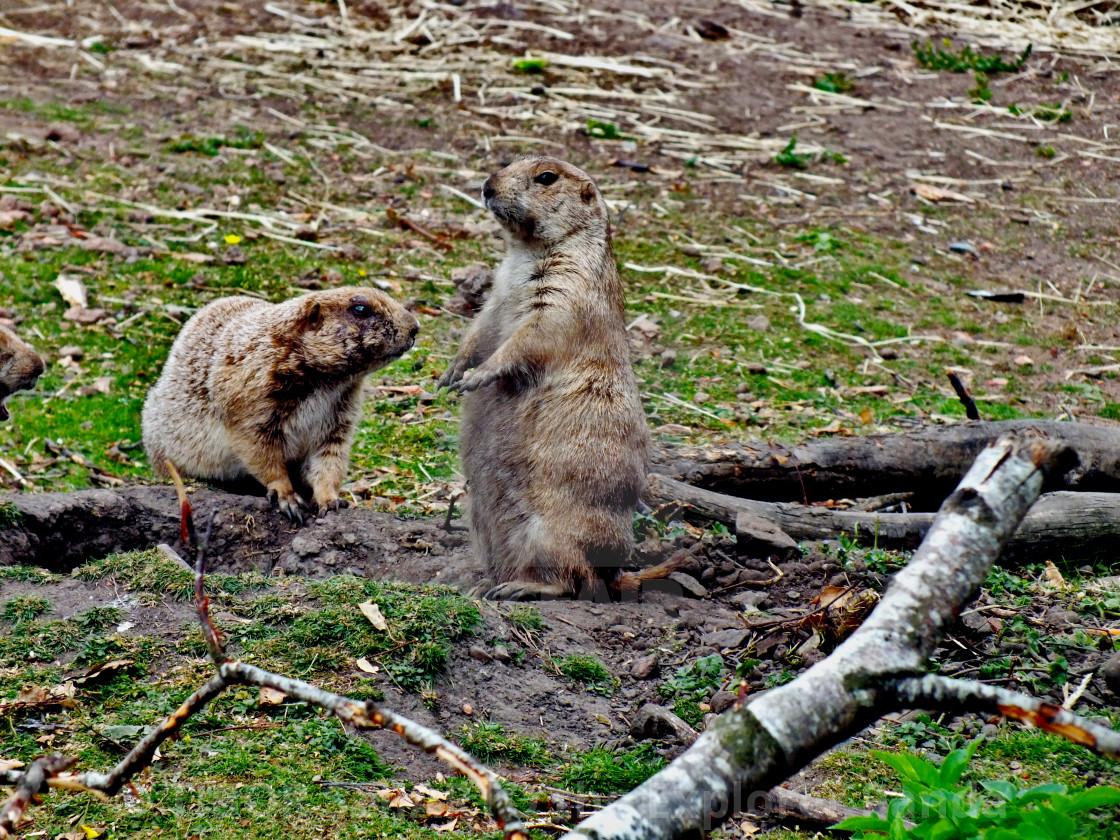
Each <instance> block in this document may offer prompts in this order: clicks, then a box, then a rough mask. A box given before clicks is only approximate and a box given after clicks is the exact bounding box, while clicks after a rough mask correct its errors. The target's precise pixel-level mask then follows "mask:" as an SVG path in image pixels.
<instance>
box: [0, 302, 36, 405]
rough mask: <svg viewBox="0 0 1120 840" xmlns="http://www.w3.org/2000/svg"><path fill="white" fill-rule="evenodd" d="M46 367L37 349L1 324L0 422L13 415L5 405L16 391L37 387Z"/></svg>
mask: <svg viewBox="0 0 1120 840" xmlns="http://www.w3.org/2000/svg"><path fill="white" fill-rule="evenodd" d="M44 370H46V366H45V365H44V364H43V359H42V358H41V357H40V356H39V354H38V353H36V352H35V348H34V347H32V346H31V345H30V344H28V343H27V342H26V341H24V340H23V339H22V338H20V337H19V336H18V335H16V334H15V333H14V332H12V331H11V330H10V329H8V328H7V327H5V326H3V325H2V324H0V421H4V420H7V419H8V418H9V417H11V415H10V414H9V413H8V407H7V405H5V403H6V402H7V401H8V397H10V396H11V395H12V394H13V393H15V392H16V391H26V390H28V389H30V388H34V387H35V383H36V382H37V381H38V380H39V377H40V376H42V375H43V371H44Z"/></svg>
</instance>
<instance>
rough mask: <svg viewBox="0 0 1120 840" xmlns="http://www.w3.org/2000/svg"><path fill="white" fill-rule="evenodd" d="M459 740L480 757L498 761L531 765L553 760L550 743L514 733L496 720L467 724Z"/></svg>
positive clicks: (490, 761) (485, 759)
mask: <svg viewBox="0 0 1120 840" xmlns="http://www.w3.org/2000/svg"><path fill="white" fill-rule="evenodd" d="M459 744H460V746H462V747H463V749H465V750H466V751H467V752H469V753H470V754H471V755H473V756H475V757H476V758H478V759H479V760H481V761H483V762H485V763H487V764H491V763H494V762H497V761H501V762H504V763H506V764H517V765H523V766H529V767H546V766H548V765H549V764H550V763H551V762H552V755H551V753H550V752H549V749H548V744H547V743H545V742H544V740H543V739H541V738H529V737H526V736H524V735H514V734H512V733H510V732H507V731H506V728H505V727H504V726H502V725H501V724H500V723H497V722H496V721H492V720H491V721H479V722H478V723H476V724H474V725H473V726H464V727H463V729H462V731H461V734H460V735H459Z"/></svg>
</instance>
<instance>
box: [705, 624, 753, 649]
mask: <svg viewBox="0 0 1120 840" xmlns="http://www.w3.org/2000/svg"><path fill="white" fill-rule="evenodd" d="M750 636H751V631H750V630H746V629H742V628H734V629H731V630H716V631H714V632H712V633H705V634H704V635H703V636H701V637H700V641H701V642H702V643H703V644H706V645H711V646H712V647H718V648H738V647H742V646H743V645H744V644H745V643H746V641H747V639H749V638H750Z"/></svg>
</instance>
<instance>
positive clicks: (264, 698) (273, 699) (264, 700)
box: [259, 685, 288, 706]
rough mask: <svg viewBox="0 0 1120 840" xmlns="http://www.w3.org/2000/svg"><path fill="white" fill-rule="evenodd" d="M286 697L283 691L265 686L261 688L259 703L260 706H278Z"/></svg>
mask: <svg viewBox="0 0 1120 840" xmlns="http://www.w3.org/2000/svg"><path fill="white" fill-rule="evenodd" d="M287 696H288V695H287V694H285V693H284V692H283V691H280V690H279V689H275V688H269V687H268V686H267V685H262V686H261V693H260V698H259V703H260V705H262V706H279V705H280V704H281V703H283V702H284V699H285V698H286V697H287Z"/></svg>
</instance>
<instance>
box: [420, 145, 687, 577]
mask: <svg viewBox="0 0 1120 840" xmlns="http://www.w3.org/2000/svg"><path fill="white" fill-rule="evenodd" d="M545 173H552V174H554V175H556V176H557V177H556V179H555V181H554V182H552V183H541V182H539V181H537V180H535V179H537V178H542V177H543V178H544V179H545V180H548V179H549V178H550V177H551V176H548V175H545ZM483 196H484V198H485V199H486V206H487V207H488V208H489V209H490V211H491V212H492V213H493V214H494V215H495V216H496V217H497V218H498V221H499V222H501V224H502V226H503V227H504V228H505V232H506V239H507V241H508V245H509V248H508V251H507V253H506V257H505V259H504V260H503V261H502V263H501V265H500V266H499V267H498V269H497V271H496V272H495V275H494V287H493V291H492V292H491V294H490V298H489V299H488V300H487V302H486V304H485V305H484V306H483V309H482V313H481V314H480V315H479V317H478V318H477V319H476V320H475V322H474V323H473V324H472V326H471V329H470V332H468V333H467V335H466V336H465V337H464V339H463V342H462V346H460V348H459V351H458V353H457V354H456V356H455V358H454V360H453V361H452V362H451V365H450V367H449V368H448V370H447V371H446V372H445V373H444V375H443V377H442V379H441V380H440V384H441V385H448V386H451V387H453V388H456V387H457V388H458V389H459V390H460V391H461V392H463V393H464V394H465V396H464V397H463V412H462V422H461V427H460V443H461V447H462V461H463V469H464V472H465V474H466V477H467V481H468V483H469V486H470V500H469V506H470V508H469V509H470V524H471V533H472V537H473V541H474V545H475V549H476V551H477V552H478V553H479V555H480V557H481V558H482V559H483V560H484V561H485V562H486V564H487V566H488V568H489V570H490V572H491V574H492V576H493V583H494V584H495V585H494V587H493V588H492V589H490V591H489V592H487V595H486V597H488V598H494V599H526V598H538V597H559V596H563V595H570V594H578V593H580V592H581V591H586V590H587V589H588V588H591V587H595V586H596V585H598V584H600V583H601V581H602V579H603V578H605V579H606V580H607V582H608V583H609V584H611V585H612V586H613V587H614V588H615V589H620V588H636V587H637V585H638V581H639V580H640V579H642V578H641V577H640V576H635V575H629V574H623V573H621V567H622V566H623V564H625V563H626V562H627V561H628V560H629V558H630V553H631V551H632V549H633V542H634V538H633V514H634V508H635V506H636V505H637V503H638V496H639V494H640V493H641V491H642V489H643V488H644V486H645V480H646V469H647V464H648V458H649V454H648V450H649V430H648V427H647V425H646V418H645V413H644V412H643V410H642V403H641V399H640V398H639V396H638V386H637V383H636V381H635V379H634V372H633V370H632V369H631V366H630V353H629V344H628V342H627V338H626V326H625V322H624V313H623V306H624V303H623V290H622V283H621V281H620V280H619V276H618V270H617V268H616V265H615V259H614V253H613V251H612V249H611V240H610V230H609V221H608V217H607V208H606V205H605V204H604V202H603V198H602V196H601V195H600V194H599V190H598V189H597V188H596V186H595V184H594V182H593V181H592V180H591V179H590V178H589V177H588V176H587V174H586V173H584V172H583V171H582V170H580V169H577V168H576V167H574V166H572V165H570V164H568V163H565V162H563V161H560V160H555V159H552V158H543V157H530V158H524V159H521V160H518V161H515V162H514V163H512V164H510V165H509V166H508V167H506V168H505V169H503V170H501V171H500V172H498V173H497V174H495V175H492V176H491V177H490V178H489V179H488V180H487V181H486V184H485V186H484V187H483ZM667 573H668V572H663V573H662V574H660V575H655V576H663V575H664V574H667Z"/></svg>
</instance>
